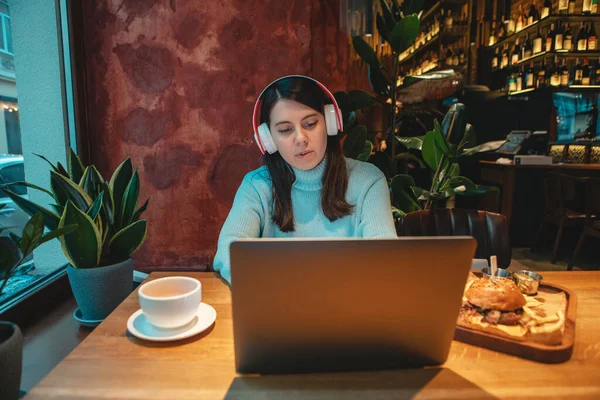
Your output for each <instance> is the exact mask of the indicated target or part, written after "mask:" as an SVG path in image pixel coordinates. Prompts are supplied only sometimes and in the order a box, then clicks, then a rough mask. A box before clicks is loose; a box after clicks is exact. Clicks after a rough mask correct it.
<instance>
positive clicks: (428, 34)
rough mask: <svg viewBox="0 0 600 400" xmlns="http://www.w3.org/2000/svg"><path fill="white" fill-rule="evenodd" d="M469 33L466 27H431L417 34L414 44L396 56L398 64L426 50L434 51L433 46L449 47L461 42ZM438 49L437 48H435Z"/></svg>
mask: <svg viewBox="0 0 600 400" xmlns="http://www.w3.org/2000/svg"><path fill="white" fill-rule="evenodd" d="M468 33H469V30H468V26H467V25H451V26H435V25H433V26H431V27H430V28H425V29H424V30H422V31H421V32H420V33H419V36H417V39H416V40H415V43H414V44H413V45H412V46H410V47H409V48H408V49H407V50H406V51H405V52H403V53H402V54H400V55H399V56H398V61H400V63H404V62H407V61H409V60H411V59H413V58H418V56H419V55H421V54H424V52H425V51H426V50H432V49H436V47H435V46H433V45H449V44H454V43H456V42H458V41H460V40H463V39H464V38H465V37H466V36H467V35H468ZM437 49H439V47H438V48H437Z"/></svg>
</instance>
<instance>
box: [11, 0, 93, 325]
mask: <svg viewBox="0 0 600 400" xmlns="http://www.w3.org/2000/svg"><path fill="white" fill-rule="evenodd" d="M0 2H2V3H4V4H6V3H5V2H4V1H2V0H0ZM82 7H83V6H82V4H81V2H80V1H78V0H54V8H55V10H56V29H57V32H56V33H57V36H56V37H57V43H58V50H59V54H60V57H59V71H60V87H61V97H62V110H63V123H64V131H65V144H66V146H65V150H66V154H65V156H67V157H68V151H69V148H70V147H72V148H74V149H75V151H76V152H77V153H78V155H79V157H80V159H81V160H82V162H84V163H86V164H89V163H90V162H91V160H90V154H91V152H90V149H89V143H90V141H89V139H88V136H87V132H88V130H87V126H88V117H87V112H86V110H87V104H88V101H87V91H86V90H85V89H86V82H85V53H84V43H83V8H82ZM0 14H1V15H5V14H2V13H0ZM65 18H66V23H67V28H68V31H67V32H65V31H64V30H63V19H65ZM63 35H68V37H67V40H68V43H69V44H70V46H69V48H68V54H67V53H66V52H65V47H64V42H65V39H64V36H63ZM0 52H2V50H1V49H0ZM67 57H68V61H69V62H70V64H71V65H70V70H71V81H70V82H69V83H70V84H71V86H72V95H73V100H74V101H73V108H72V110H69V108H68V104H67V87H68V84H67V83H68V82H67V79H68V77H67V75H66V69H65V61H66V60H65V58H67ZM69 112H71V113H72V116H73V118H74V121H75V126H74V127H70V125H69ZM73 131H75V132H73ZM70 138H73V139H74V141H75V143H71V142H72V140H71V139H70ZM66 275H67V264H64V265H61V266H59V267H58V268H57V269H56V270H55V271H53V272H51V273H49V274H48V275H47V276H45V277H44V278H41V279H39V280H38V281H36V282H34V283H32V284H31V285H30V286H28V287H27V288H25V289H24V290H23V291H22V292H19V293H16V294H15V295H13V296H11V297H10V298H8V299H6V301H5V302H4V303H2V304H0V320H10V321H13V322H15V323H17V324H19V325H28V324H30V323H32V322H34V321H35V320H36V319H37V318H38V317H39V316H40V315H43V314H44V313H45V311H47V310H51V309H52V308H54V307H55V305H56V302H49V301H47V299H48V296H51V298H53V299H55V300H61V299H66V298H68V297H70V296H72V292H71V290H70V286H69V290H64V286H65V282H66V285H67V286H68V279H67V276H66ZM32 309H35V310H36V312H30V311H31V310H32Z"/></svg>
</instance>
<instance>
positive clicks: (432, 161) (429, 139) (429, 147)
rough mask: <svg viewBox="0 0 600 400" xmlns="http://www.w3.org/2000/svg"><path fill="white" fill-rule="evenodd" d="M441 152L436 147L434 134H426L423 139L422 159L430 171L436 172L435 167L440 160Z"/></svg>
mask: <svg viewBox="0 0 600 400" xmlns="http://www.w3.org/2000/svg"><path fill="white" fill-rule="evenodd" d="M442 154H443V152H442V151H441V149H440V148H439V147H438V144H437V141H436V140H435V132H433V131H431V132H427V134H426V135H425V137H424V138H423V151H422V155H423V159H424V160H425V162H426V163H427V165H428V166H429V168H431V169H432V170H434V171H435V170H437V167H438V165H439V163H440V160H441V158H442Z"/></svg>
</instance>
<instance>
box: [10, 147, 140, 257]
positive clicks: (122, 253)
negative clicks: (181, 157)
mask: <svg viewBox="0 0 600 400" xmlns="http://www.w3.org/2000/svg"><path fill="white" fill-rule="evenodd" d="M36 156H38V157H40V158H42V159H43V160H45V161H46V162H48V164H50V166H51V168H52V169H51V170H50V190H47V189H44V188H41V187H39V186H36V185H34V184H31V183H28V182H13V183H9V184H5V185H0V190H3V191H4V192H5V193H6V194H7V195H8V196H9V197H10V198H11V199H12V200H13V201H14V202H15V204H17V205H18V206H19V207H20V208H21V209H23V211H25V212H26V213H27V214H29V215H31V216H33V215H35V214H36V213H41V215H42V217H43V220H44V225H45V226H46V228H48V229H49V230H50V231H54V230H57V229H61V228H63V227H65V226H69V225H76V226H77V230H76V231H75V232H73V233H68V234H65V235H64V236H61V237H60V241H61V244H62V250H63V252H64V254H65V256H66V257H67V259H68V260H69V262H70V263H71V265H72V266H73V267H74V268H95V267H102V266H107V265H113V264H116V263H119V262H122V261H125V260H127V259H128V258H129V257H130V256H131V255H132V254H133V253H135V252H136V251H137V250H138V249H139V248H140V247H141V246H142V244H143V243H144V241H145V239H146V231H147V223H146V220H145V219H140V217H141V215H142V213H143V212H144V211H145V210H146V208H147V207H148V201H149V200H150V199H148V200H146V202H145V203H144V204H143V205H142V206H141V207H139V208H138V201H139V195H140V180H139V176H138V172H137V170H134V169H133V165H132V162H131V159H129V158H128V159H127V160H125V161H123V162H122V163H121V165H119V167H118V168H117V169H116V170H115V172H114V173H113V175H112V177H111V178H110V180H109V181H105V180H104V178H103V177H102V175H101V174H100V172H98V170H97V169H96V167H95V166H93V165H89V166H84V165H83V163H82V162H81V160H80V159H79V157H78V156H77V155H76V154H75V153H74V152H73V150H70V154H69V158H68V165H67V167H68V168H67V169H65V168H64V166H63V165H61V163H60V162H59V163H57V164H56V165H54V164H52V162H50V161H49V160H48V159H46V158H45V157H43V156H40V155H38V154H36ZM13 185H24V186H27V187H29V188H32V189H35V190H39V191H42V192H44V193H46V194H47V195H49V196H50V197H51V198H52V204H51V207H52V209H48V208H45V207H43V206H41V205H39V204H36V203H34V202H33V201H31V200H28V199H26V198H23V197H21V196H19V195H18V194H16V193H15V192H13V191H12V190H10V189H9V187H10V186H13Z"/></svg>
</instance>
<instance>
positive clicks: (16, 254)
mask: <svg viewBox="0 0 600 400" xmlns="http://www.w3.org/2000/svg"><path fill="white" fill-rule="evenodd" d="M1 207H2V206H0V208H1ZM5 229H7V228H3V227H0V233H2V231H3V230H5ZM76 229H77V226H76V225H68V226H64V227H62V228H59V229H56V230H54V231H52V232H50V233H48V234H46V235H44V219H43V217H42V214H41V213H36V214H35V215H34V216H33V217H31V218H30V219H29V221H28V222H27V224H26V225H25V228H24V229H23V237H19V236H17V235H15V234H12V233H11V234H10V235H9V236H3V237H0V281H1V282H2V283H1V284H0V294H2V291H3V290H4V288H5V286H6V284H7V282H8V280H9V279H10V277H11V276H13V274H15V272H16V271H17V270H18V269H19V267H20V266H21V264H23V261H25V259H26V258H27V256H28V255H29V254H31V253H32V252H33V250H35V249H36V248H37V247H38V246H40V245H41V244H43V243H46V242H47V241H49V240H52V239H55V238H57V237H59V236H60V235H63V234H66V233H70V232H73V231H75V230H76ZM22 362H23V335H22V334H21V330H20V329H19V327H18V326H17V325H16V324H13V323H11V322H6V321H0V371H2V373H1V374H0V399H15V400H16V399H17V398H18V397H19V390H20V386H21V365H22Z"/></svg>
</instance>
